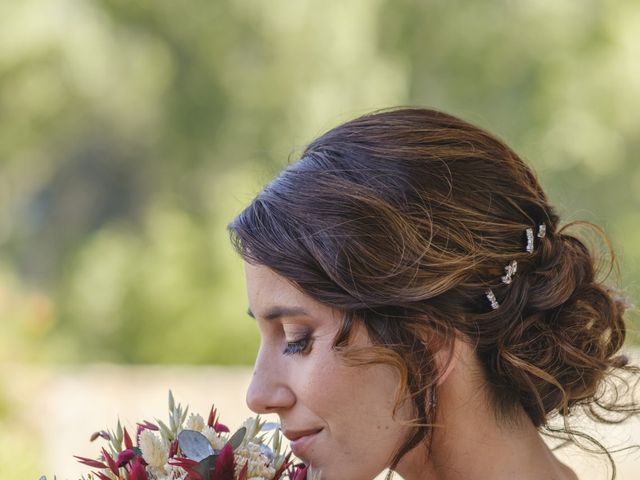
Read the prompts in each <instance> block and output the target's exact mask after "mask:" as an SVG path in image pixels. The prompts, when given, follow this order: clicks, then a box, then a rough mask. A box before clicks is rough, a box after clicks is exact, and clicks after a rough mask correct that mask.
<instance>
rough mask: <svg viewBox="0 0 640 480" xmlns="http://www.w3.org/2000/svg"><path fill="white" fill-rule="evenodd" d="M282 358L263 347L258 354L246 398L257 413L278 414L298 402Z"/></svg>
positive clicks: (249, 405) (248, 404)
mask: <svg viewBox="0 0 640 480" xmlns="http://www.w3.org/2000/svg"><path fill="white" fill-rule="evenodd" d="M278 357H280V358H278ZM281 357H282V355H278V354H277V353H276V352H274V354H273V355H272V354H270V353H269V350H267V349H264V348H262V347H261V348H260V351H259V352H258V356H257V358H256V364H255V366H254V369H253V378H252V379H251V384H250V385H249V389H248V390H247V398H246V401H247V406H248V407H249V408H250V409H251V410H252V411H253V412H255V413H261V414H264V413H278V412H280V411H282V410H286V409H288V408H291V407H292V406H293V405H294V404H295V402H296V397H295V394H294V392H293V390H292V388H291V385H289V380H288V376H287V374H286V369H284V368H283V365H282V359H281Z"/></svg>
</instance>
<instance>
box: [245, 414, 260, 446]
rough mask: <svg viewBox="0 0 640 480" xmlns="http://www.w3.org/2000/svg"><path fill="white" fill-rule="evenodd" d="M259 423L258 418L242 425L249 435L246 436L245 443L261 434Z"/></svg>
mask: <svg viewBox="0 0 640 480" xmlns="http://www.w3.org/2000/svg"><path fill="white" fill-rule="evenodd" d="M258 421H259V419H258V418H256V417H249V418H247V419H246V420H245V421H244V423H243V424H242V426H243V427H244V428H246V429H247V433H246V434H245V436H244V443H246V442H248V441H250V440H252V439H253V438H254V437H255V436H256V435H257V434H258V433H259V428H260V424H259V423H258Z"/></svg>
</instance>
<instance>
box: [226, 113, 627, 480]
mask: <svg viewBox="0 0 640 480" xmlns="http://www.w3.org/2000/svg"><path fill="white" fill-rule="evenodd" d="M592 227H593V226H592ZM229 228H230V231H231V234H232V240H233V242H234V245H235V247H236V249H237V250H238V252H240V254H241V255H242V257H243V258H244V259H245V260H246V262H245V264H246V279H247V289H248V295H249V305H250V310H249V314H250V315H251V316H253V317H254V318H255V319H256V320H257V324H258V327H259V329H260V333H261V346H260V351H259V353H258V356H257V359H256V365H255V371H254V377H253V381H252V383H251V386H250V388H249V391H248V394H247V402H248V404H249V407H250V408H251V409H252V410H254V411H255V412H257V413H276V414H278V415H279V417H280V420H281V422H282V428H283V431H284V434H285V435H286V436H287V437H288V438H289V439H290V440H291V441H292V449H293V451H294V453H295V454H296V455H297V456H299V457H300V458H301V459H303V460H304V461H305V463H308V464H310V465H311V466H312V467H314V469H316V470H317V471H319V472H321V474H322V478H323V479H331V480H345V479H346V480H360V479H362V480H368V479H371V478H373V477H375V476H376V475H377V474H378V473H380V472H381V471H382V470H384V469H385V468H387V467H390V468H391V469H392V470H393V471H395V472H398V473H399V474H400V475H401V476H402V477H403V478H404V479H406V480H413V479H437V480H444V479H447V480H448V479H465V480H466V479H514V478H517V479H519V480H525V479H558V480H564V479H575V478H576V475H575V474H574V473H573V472H572V471H571V469H570V468H568V467H567V466H565V465H563V464H562V463H561V462H560V461H559V460H558V459H557V458H556V457H555V456H554V455H553V453H552V452H551V451H550V450H549V448H548V447H547V446H546V444H545V442H544V441H543V440H542V438H541V436H540V433H545V432H546V433H549V431H550V430H551V427H549V425H548V421H549V419H550V418H551V417H553V416H560V417H562V418H563V419H564V420H566V422H565V424H564V425H565V427H564V428H563V429H561V430H560V431H558V430H557V429H556V430H554V433H555V435H556V436H558V435H560V436H563V437H565V438H567V439H569V440H571V439H573V438H575V435H577V434H578V433H579V432H576V431H574V430H573V428H572V427H571V426H570V424H569V423H568V420H569V419H570V418H571V417H570V414H571V413H572V412H574V410H576V409H583V410H585V411H587V413H590V414H591V416H592V417H594V418H597V417H599V418H601V419H610V420H616V421H619V420H621V419H622V417H628V416H629V415H631V414H634V413H636V412H637V411H638V407H637V405H635V404H633V403H630V404H622V400H621V399H617V398H616V397H615V396H611V393H615V392H616V388H619V387H620V384H616V383H613V382H611V381H610V380H611V379H612V378H613V374H625V375H637V373H638V372H637V370H636V369H635V367H631V366H629V365H627V360H626V358H624V357H623V356H616V353H617V352H618V351H619V350H620V348H621V347H622V345H623V342H624V338H625V324H624V320H623V312H624V309H625V304H624V303H623V301H622V300H621V299H620V298H619V297H617V296H616V295H615V293H614V292H613V291H612V290H611V289H610V288H609V287H607V286H605V285H604V284H603V283H600V280H598V279H596V278H595V276H594V268H595V267H594V257H593V256H592V253H590V251H589V250H588V249H587V248H586V246H585V244H584V243H583V242H582V241H580V240H579V239H578V238H577V237H576V236H574V234H573V233H571V231H570V230H572V228H571V229H570V228H569V226H567V227H561V226H560V225H559V218H558V216H557V214H556V213H555V211H554V209H553V208H552V207H551V206H550V205H549V203H548V201H547V198H546V196H545V194H544V192H543V191H542V189H541V187H540V185H539V184H538V182H537V180H536V177H535V176H534V174H533V173H532V172H531V170H530V169H529V168H528V167H527V166H526V165H525V164H524V163H523V162H522V160H521V159H520V158H518V156H517V155H516V154H515V153H514V152H513V151H512V150H510V149H509V147H507V146H506V145H505V144H503V143H502V142H501V141H500V140H498V139H496V138H495V137H493V136H492V135H490V134H489V133H487V132H485V131H483V130H481V129H479V128H477V127H475V126H472V125H470V124H468V123H466V122H464V121H462V120H460V119H457V118H455V117H452V116H450V115H447V114H444V113H441V112H436V111H432V110H426V109H401V110H390V111H382V112H377V113H374V114H370V115H365V116H363V117H361V118H358V119H356V120H353V121H350V122H347V123H346V124H344V125H341V126H338V127H337V128H334V129H333V130H331V131H329V132H328V133H326V134H324V135H323V136H321V137H320V138H319V139H317V140H315V141H314V142H312V143H311V144H310V145H309V146H308V147H307V148H306V150H305V151H304V154H303V155H302V159H301V160H299V161H298V162H296V163H294V164H292V165H290V166H289V167H288V168H287V169H285V170H284V171H283V172H282V173H281V174H280V175H279V176H278V177H277V178H276V179H275V180H273V181H272V182H271V183H270V184H269V185H267V186H266V187H265V188H264V190H263V191H262V192H260V193H259V194H258V196H257V197H256V198H255V199H254V200H253V202H252V203H251V205H249V206H248V207H247V208H246V209H245V210H244V211H243V212H242V213H240V215H238V217H237V218H235V219H234V220H233V222H232V223H231V224H230V225H229ZM593 228H596V227H593ZM596 229H597V228H596ZM612 261H613V260H612ZM617 376H618V377H619V376H620V375H617ZM596 407H597V409H596ZM596 410H597V411H596ZM596 414H597V416H596ZM612 415H613V417H614V418H612V417H611V416H612ZM605 453H606V451H605Z"/></svg>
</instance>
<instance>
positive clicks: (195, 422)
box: [184, 413, 205, 432]
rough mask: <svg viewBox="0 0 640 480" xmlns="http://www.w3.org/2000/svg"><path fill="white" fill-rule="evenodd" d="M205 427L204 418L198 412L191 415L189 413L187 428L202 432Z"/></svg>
mask: <svg viewBox="0 0 640 480" xmlns="http://www.w3.org/2000/svg"><path fill="white" fill-rule="evenodd" d="M204 427H205V424H204V418H202V417H201V416H200V415H199V414H197V413H192V414H191V415H189V418H188V419H187V423H185V425H184V429H185V430H195V431H196V432H202V430H203V429H204Z"/></svg>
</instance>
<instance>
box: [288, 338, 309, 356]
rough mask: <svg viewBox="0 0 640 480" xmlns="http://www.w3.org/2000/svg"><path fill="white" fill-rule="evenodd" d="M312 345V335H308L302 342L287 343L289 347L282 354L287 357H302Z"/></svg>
mask: <svg viewBox="0 0 640 480" xmlns="http://www.w3.org/2000/svg"><path fill="white" fill-rule="evenodd" d="M310 345H311V335H306V336H304V337H302V338H301V339H300V340H296V341H294V342H287V346H286V347H285V349H284V351H283V352H282V353H283V354H285V355H300V354H303V353H305V351H306V350H307V349H308V348H309V346H310Z"/></svg>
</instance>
